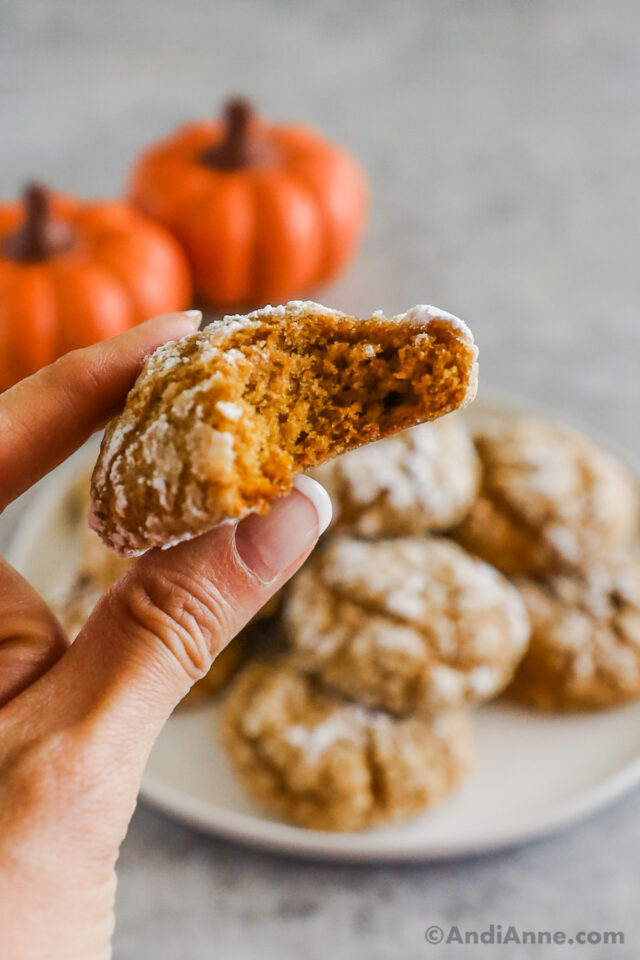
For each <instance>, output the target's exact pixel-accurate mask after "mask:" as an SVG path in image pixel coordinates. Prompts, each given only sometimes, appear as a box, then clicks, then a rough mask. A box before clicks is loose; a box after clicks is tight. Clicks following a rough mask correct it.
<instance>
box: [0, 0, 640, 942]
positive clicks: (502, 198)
mask: <svg viewBox="0 0 640 960" xmlns="http://www.w3.org/2000/svg"><path fill="white" fill-rule="evenodd" d="M230 91H242V92H246V93H249V94H253V95H254V96H255V97H256V98H257V99H258V101H259V103H260V105H261V107H262V108H263V109H264V111H266V112H267V113H269V114H271V115H273V116H277V117H282V118H286V117H290V116H299V117H303V118H305V119H307V120H309V121H311V122H313V123H315V124H317V125H318V126H319V127H321V128H322V129H324V130H325V131H326V133H327V134H329V135H330V136H333V137H335V138H336V139H339V140H342V141H344V142H345V143H346V144H347V145H349V146H350V147H351V148H352V149H353V150H354V151H356V152H357V153H358V154H359V155H360V156H361V157H362V159H363V161H364V162H365V164H366V166H367V168H368V170H369V172H370V175H371V179H372V183H373V188H374V208H373V213H372V222H371V228H370V232H369V235H368V239H367V242H366V244H365V247H364V250H363V252H362V255H361V257H360V259H359V261H358V263H357V264H356V265H355V266H354V268H353V269H352V270H351V272H350V273H349V274H348V276H347V277H346V278H345V279H343V280H342V281H340V282H339V283H338V284H337V285H336V286H335V287H334V288H332V289H330V290H327V291H323V292H322V296H323V298H324V299H325V300H326V302H328V303H330V304H334V305H336V306H340V307H344V308H346V309H349V310H354V311H359V310H361V311H366V310H370V309H375V308H377V307H382V308H385V309H389V310H398V309H403V308H405V307H407V306H409V305H411V304H413V303H414V302H416V301H423V300H429V301H431V302H433V303H437V304H440V305H442V306H445V307H447V308H449V309H451V310H453V311H454V312H455V313H458V314H460V315H461V316H463V317H464V318H465V319H467V320H468V321H469V322H470V324H471V325H472V326H473V329H474V331H475V333H476V336H477V339H478V341H479V343H480V347H481V357H482V381H483V384H484V386H485V387H486V386H494V387H502V388H506V389H510V390H513V391H516V392H518V393H520V394H522V395H524V396H528V397H531V398H539V399H544V400H545V401H547V402H548V403H550V404H552V405H553V406H554V407H555V408H556V409H557V410H558V411H559V412H562V411H564V412H566V413H567V414H568V415H571V416H573V417H576V418H578V419H581V420H582V421H585V422H587V423H590V424H592V425H594V426H596V427H598V428H599V429H600V430H602V431H604V432H606V433H608V434H609V435H610V436H611V437H613V438H615V439H616V440H619V441H622V442H624V443H626V444H627V445H629V446H630V447H631V448H632V449H634V450H635V451H636V452H637V453H639V454H640V436H639V435H638V427H637V411H638V409H639V406H640V404H639V400H640V378H639V377H638V360H639V357H640V352H639V348H640V317H639V316H638V313H639V309H638V305H639V303H640V297H639V291H640V280H639V270H638V265H637V261H638V233H639V228H638V225H639V222H640V190H639V189H638V180H639V178H640V125H639V122H638V117H639V116H640V5H638V4H637V3H634V2H624V0H621V2H617V3H615V4H614V3H609V2H601V3H597V2H594V0H567V2H557V3H552V2H533V0H532V2H528V3H525V2H517V0H514V2H510V3H509V2H506V0H502V2H501V0H485V2H483V3H474V2H472V0H467V2H449V3H446V2H435V0H431V2H426V0H425V2H419V0H417V2H405V0H396V2H388V3H382V2H365V0H350V2H344V0H342V2H329V3H323V2H316V3H313V4H311V3H298V4H296V3H294V2H285V0H280V2H278V0H270V2H258V0H236V2H218V3H214V2H210V3H206V2H203V0H200V2H198V0H156V2H153V0H115V2H107V0H103V2H96V0H84V2H82V0H77V2H70V0H55V2H51V0H48V2H47V0H22V2H21V3H13V2H10V0H0V118H1V119H2V124H3V133H2V136H1V137H0V157H1V163H0V194H3V195H9V194H12V193H13V192H14V191H15V190H16V189H17V188H18V187H19V185H20V183H21V181H22V180H23V178H24V177H25V176H27V175H36V176H38V177H41V178H46V179H47V180H48V181H49V182H51V183H52V184H53V185H56V186H58V187H62V188H67V189H70V190H74V191H80V192H85V193H105V194H108V193H112V192H114V191H117V190H118V189H119V188H120V186H121V184H122V183H123V180H124V176H125V173H126V169H127V164H128V163H129V162H130V160H131V158H132V156H133V155H134V154H135V152H136V150H138V149H139V148H140V147H142V145H143V144H145V143H146V142H148V141H149V140H150V139H152V138H154V137H156V136H158V135H160V134H162V133H164V132H165V131H167V130H168V129H169V128H171V126H172V125H173V124H174V123H175V122H177V121H179V120H182V119H183V118H187V117H190V116H194V115H199V114H202V113H206V112H207V111H210V110H212V109H213V108H215V107H217V105H218V104H219V102H220V100H221V99H222V97H223V96H224V95H225V94H226V93H228V92H230ZM10 521H11V516H10V517H8V518H7V519H5V522H4V527H3V529H4V532H5V535H6V533H7V531H8V525H9V523H10ZM639 814H640V794H638V792H636V793H635V794H634V795H632V796H630V797H629V798H628V799H626V800H625V801H623V802H621V803H619V804H618V805H617V806H615V807H614V808H613V809H611V810H610V811H608V812H606V813H604V814H602V815H600V816H598V817H596V818H594V819H593V820H591V821H590V822H589V823H587V824H584V825H582V826H580V827H577V828H575V829H573V830H571V831H570V832H568V833H565V834H563V835H562V836H560V837H557V838H554V839H551V840H548V841H545V842H544V843H540V844H537V845H535V846H532V847H529V848H527V849H523V850H519V851H515V852H510V853H505V854H501V855H497V856H492V857H487V858H483V859H478V860H473V861H470V862H469V861H467V862H463V863H458V864H454V865H436V866H425V867H411V868H407V867H396V868H389V867H385V868H374V869H370V868H366V869H365V868H349V867H344V866H342V867H338V866H335V867H332V866H317V865H311V864H304V863H297V862H292V861H285V860H280V859H277V858H274V857H270V856H266V855H263V854H257V853H253V852H251V851H248V850H243V849H239V848H236V847H233V846H230V845H228V844H225V843H222V842H216V841H213V840H211V839H207V838H205V837H202V836H200V835H199V834H197V833H195V832H193V831H192V830H190V829H187V828H186V827H183V826H181V825H179V824H177V823H174V822H172V821H171V820H169V819H165V818H164V817H161V816H159V815H157V814H155V813H153V812H151V811H150V810H148V809H145V808H144V807H141V808H140V809H139V810H138V812H137V813H136V815H135V818H134V821H133V824H132V827H131V831H130V834H129V837H128V838H127V841H126V843H125V845H124V848H123V851H122V858H121V864H120V888H119V895H118V930H117V935H116V956H117V957H118V958H119V960H134V958H135V960H141V958H144V960H146V958H153V960H169V958H178V957H179V958H180V960H204V958H210V957H219V958H224V960H227V958H236V957H243V958H246V960H254V958H260V960H270V958H281V957H296V958H298V960H320V958H325V957H329V956H330V957H332V958H333V960H343V958H344V960H347V958H348V960H361V958H362V960H364V958H367V960H378V958H387V957H402V958H406V960H414V958H415V960H418V958H423V957H426V956H429V955H430V954H431V955H433V956H443V957H445V956H452V957H453V956H455V957H462V956H474V957H476V956H477V957H484V956H486V957H492V958H494V957H505V958H508V960H516V958H521V957H538V956H541V957H559V956H565V955H567V956H571V955H579V956H580V957H585V958H594V960H596V958H598V960H599V958H601V957H605V956H606V957H612V958H613V957H620V958H623V957H624V958H632V957H633V958H635V957H637V956H638V954H639V952H640V915H639V913H638V910H637V906H636V904H637V895H638V894H637V891H638V875H639V868H638V861H639V860H640V818H639ZM496 815H497V816H499V811H496ZM492 921H493V922H496V923H498V922H501V923H503V924H507V923H515V924H518V925H519V926H520V927H526V928H539V927H543V928H547V927H551V928H563V929H565V930H567V931H574V930H579V929H622V930H624V931H625V934H626V944H625V945H624V946H622V947H616V948H609V949H606V948H603V947H595V946H593V947H582V948H578V947H566V948H560V947H552V948H549V947H546V948H544V947H543V948H540V949H537V948H532V947H517V946H503V947H493V948H492V947H475V948H472V947H469V948H467V949H466V950H464V949H463V948H458V949H456V948H453V947H449V948H445V947H440V948H435V947H433V948H431V947H429V946H428V945H427V944H426V943H425V940H424V938H423V931H424V928H425V927H426V926H427V925H428V923H430V922H435V923H444V924H448V923H451V922H457V923H459V924H460V925H461V926H462V925H466V926H468V927H474V926H477V925H478V924H487V923H490V922H492Z"/></svg>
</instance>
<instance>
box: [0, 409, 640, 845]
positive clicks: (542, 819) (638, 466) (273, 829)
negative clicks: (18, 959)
mask: <svg viewBox="0 0 640 960" xmlns="http://www.w3.org/2000/svg"><path fill="white" fill-rule="evenodd" d="M476 404H477V406H476ZM476 404H474V407H475V409H476V410H478V411H480V410H484V409H486V410H487V413H490V412H491V411H494V412H495V413H497V414H500V413H501V412H505V408H507V409H508V411H509V412H516V413H521V414H523V413H524V414H526V413H529V414H537V415H541V416H545V417H551V418H553V419H555V420H560V422H563V423H566V424H567V425H568V426H571V427H573V428H574V429H576V430H579V431H580V432H582V433H583V434H585V435H587V436H589V437H591V438H592V439H593V440H594V441H595V442H596V443H598V444H599V445H601V446H602V447H604V448H605V449H607V450H609V451H611V452H612V453H613V454H615V455H616V456H617V457H618V458H620V459H622V460H623V461H624V462H625V463H626V464H627V465H628V466H629V467H630V468H631V469H632V471H633V472H634V474H635V475H636V477H637V478H639V479H640V458H638V456H637V455H635V454H634V453H633V451H631V450H629V449H627V448H626V447H624V446H623V445H622V444H620V443H618V442H616V441H615V440H612V439H611V438H608V437H603V436H602V435H601V434H600V433H599V431H596V430H593V429H591V428H587V427H586V426H585V425H583V424H581V423H580V422H579V421H577V420H576V419H575V418H571V417H566V416H564V415H562V416H561V417H558V415H557V414H556V413H555V412H554V411H553V410H551V409H550V408H549V407H548V406H546V405H544V404H543V403H540V402H538V401H531V400H529V399H527V398H524V397H517V396H513V395H512V394H510V393H509V392H507V391H502V390H500V391H498V390H487V391H485V390H483V391H482V394H481V396H480V397H479V398H478V400H477V401H476ZM96 444H97V440H96V437H93V438H91V439H90V440H89V441H88V442H87V443H86V444H84V445H83V447H81V448H80V450H78V451H77V452H76V453H74V454H73V455H72V456H71V457H70V458H69V459H68V460H66V461H65V462H64V463H63V464H61V465H60V466H59V467H58V468H57V469H56V470H55V471H54V473H53V474H51V475H49V476H48V477H46V478H45V479H44V480H43V481H41V484H42V485H41V486H40V485H39V489H38V490H36V491H34V492H33V495H32V496H31V498H30V500H29V501H28V507H27V505H26V504H25V509H23V511H22V514H21V516H19V518H18V520H17V522H16V523H15V526H14V530H13V533H12V535H11V536H10V538H9V542H8V544H7V547H6V550H5V553H4V555H5V558H6V559H7V561H8V562H9V563H10V564H12V565H13V566H15V567H17V568H18V569H21V568H22V567H23V566H24V565H25V561H26V558H27V556H28V554H29V545H30V543H32V542H33V539H34V536H35V532H36V531H37V530H38V529H39V528H40V527H41V524H42V514H43V513H44V512H45V509H46V506H45V505H46V504H47V503H48V504H49V505H50V504H51V503H52V502H53V501H55V502H56V503H58V504H59V502H60V500H61V498H62V496H63V495H64V493H65V492H66V491H67V490H68V487H69V482H70V478H71V476H72V475H73V473H74V472H75V466H76V463H77V462H78V461H79V460H80V459H81V458H83V457H84V458H86V455H87V451H88V450H90V449H92V447H96ZM50 509H51V508H50ZM639 783H640V753H639V754H638V756H637V757H635V758H634V759H633V760H631V761H630V762H628V763H626V764H625V765H623V766H621V767H620V768H619V769H618V770H616V771H615V772H614V773H613V774H611V775H609V776H607V777H606V778H605V779H603V780H602V781H600V782H599V783H597V784H596V785H594V786H592V787H590V788H589V789H587V790H584V791H583V792H582V793H580V794H578V795H577V796H576V797H571V798H568V799H566V800H564V801H561V802H559V803H557V804H555V805H554V807H553V809H552V810H550V811H548V812H547V813H544V814H542V815H541V816H539V817H538V818H536V819H535V820H532V821H531V822H530V823H528V824H525V825H524V827H523V826H522V825H520V826H515V827H509V828H502V829H500V830H497V831H493V832H491V831H489V832H488V833H486V834H485V835H484V836H483V837H479V838H478V839H477V840H472V839H468V838H467V839H462V840H461V841H460V842H458V843H456V842H455V841H451V839H450V838H449V840H447V841H445V842H444V843H443V844H442V845H440V844H438V843H437V842H435V843H434V841H433V840H432V839H430V840H429V841H428V843H427V844H425V843H424V842H423V843H422V846H421V845H420V840H419V838H418V840H417V842H416V841H415V840H412V838H411V835H410V832H409V833H407V836H406V837H404V836H403V837H402V838H397V839H394V841H393V845H390V844H389V842H388V841H386V842H385V839H384V837H385V831H384V828H382V829H381V830H374V831H363V832H358V833H339V832H332V831H321V830H311V829H307V828H303V827H297V826H294V825H292V824H287V823H283V822H280V821H276V820H271V819H268V818H267V817H265V816H261V815H260V814H259V813H256V814H251V813H243V812H241V811H236V810H230V809H228V808H225V807H220V806H216V805H215V804H213V803H210V802H208V801H205V800H202V799H200V798H198V797H195V796H193V795H191V794H189V793H187V792H186V791H183V790H181V789H179V788H177V787H175V786H173V785H171V784H167V783H166V782H164V781H162V780H160V779H158V778H157V777H155V776H153V775H152V774H150V773H148V772H145V774H144V776H143V779H142V784H141V788H140V794H139V799H140V800H142V801H143V803H146V804H147V805H148V806H150V807H152V808H154V809H156V810H158V811H160V812H161V813H163V814H166V815H168V816H170V817H173V818H174V819H176V820H178V821H182V822H184V823H187V824H188V825H189V826H191V827H194V828H196V829H198V830H201V831H203V832H205V833H207V834H209V835H212V836H214V837H218V838H221V839H223V840H226V841H231V842H235V843H239V844H241V845H242V846H245V847H250V848H253V849H258V850H261V851H265V852H270V853H276V854H280V855H283V856H287V857H297V858H304V859H312V860H319V861H325V862H341V863H354V864H358V863H360V864H366V863H370V864H375V863H396V864H398V863H414V864H415V863H428V862H438V861H440V862H442V861H449V860H458V859H463V858H467V857H474V856H481V855H486V854H490V853H496V852H499V851H501V850H506V849H510V848H515V847H520V846H524V845H526V844H529V843H532V842H534V841H536V840H541V839H543V838H545V837H548V836H550V835H552V834H554V833H557V832H559V831H561V830H563V829H567V828H569V827H570V826H573V825H576V824H578V823H580V822H582V821H584V820H585V819H587V818H588V817H590V816H592V815H594V814H595V813H597V812H599V811H601V810H603V809H605V808H606V807H608V806H610V805H612V804H613V803H614V802H615V801H617V800H620V799H621V798H623V797H624V796H625V795H626V794H628V793H629V792H630V791H631V790H632V789H633V788H634V787H635V786H637V785H638V784H639Z"/></svg>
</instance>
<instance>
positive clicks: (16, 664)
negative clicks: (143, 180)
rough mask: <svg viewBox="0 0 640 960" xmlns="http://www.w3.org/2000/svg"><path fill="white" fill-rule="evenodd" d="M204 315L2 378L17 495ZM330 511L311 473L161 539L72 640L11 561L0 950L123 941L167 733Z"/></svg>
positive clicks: (5, 496) (1, 578) (0, 687)
mask: <svg viewBox="0 0 640 960" xmlns="http://www.w3.org/2000/svg"><path fill="white" fill-rule="evenodd" d="M196 324H197V318H194V317H190V316H188V315H183V314H178V315H173V316H167V317H159V318H157V319H155V320H153V321H149V322H148V323H146V324H143V325H141V326H140V327H137V328H136V329H134V330H132V331H130V332H129V333H126V334H123V335H122V336H119V337H115V338H114V339H112V340H109V341H105V342H104V343H102V344H98V345H96V346H93V347H90V348H88V349H87V350H82V351H77V352H75V353H70V354H68V355H67V356H65V357H63V358H62V359H61V360H59V361H58V362H57V363H55V364H53V365H52V366H50V367H47V368H45V369H44V370H41V371H40V372H39V373H37V374H36V375H35V376H33V377H31V378H29V379H28V380H24V381H23V382H22V383H19V384H18V385H16V386H15V387H13V388H12V389H11V390H9V391H7V392H6V393H4V394H2V395H0V510H1V509H3V508H4V507H5V506H6V505H7V504H8V503H9V502H10V501H12V500H13V499H14V498H15V497H17V496H18V495H19V494H20V493H22V492H23V491H24V490H26V489H27V488H28V487H29V486H30V485H31V484H33V483H34V482H35V481H36V480H37V479H38V478H40V477H41V476H43V475H44V474H46V473H47V472H48V471H49V470H51V469H52V468H53V467H54V466H55V465H56V464H58V463H60V462H61V461H62V460H63V459H64V458H65V457H66V456H68V455H69V454H70V453H71V452H72V450H74V449H75V448H76V447H78V446H80V444H82V443H83V442H84V440H86V439H87V437H88V436H89V435H90V434H91V433H92V432H93V431H94V430H96V429H97V428H98V427H100V426H101V425H103V424H104V423H105V421H106V420H107V419H108V418H109V417H110V416H111V415H113V414H114V413H115V412H116V411H117V410H118V408H119V407H120V406H121V405H122V403H123V400H124V397H125V395H126V392H127V390H128V389H129V388H130V386H131V385H132V383H133V381H134V379H135V377H136V375H137V373H138V371H139V369H140V366H141V364H142V361H143V359H144V357H145V356H146V355H147V354H148V353H150V352H151V351H152V350H153V349H155V347H157V346H158V345H159V344H161V343H163V342H165V341H166V340H169V339H176V338H178V337H181V336H184V335H186V334H188V333H191V332H193V330H194V328H195V326H196ZM328 517H330V504H329V501H328V497H327V495H326V493H325V492H324V490H323V489H322V487H320V486H319V485H318V484H316V483H315V482H314V481H312V480H310V479H308V478H302V481H301V483H300V484H299V486H298V487H297V488H296V489H294V491H293V492H292V493H291V494H290V496H288V497H286V498H283V499H282V500H278V501H276V502H275V503H274V504H273V506H272V508H271V511H270V512H269V513H268V514H267V515H266V516H264V517H258V516H251V517H248V518H246V519H245V520H243V521H242V522H241V523H239V524H236V525H224V526H222V527H219V528H218V529H216V530H214V531H212V532H211V533H208V534H205V535H204V536H202V537H199V538H198V539H196V540H192V541H191V542H189V543H183V544H181V545H179V546H177V547H175V548H174V549H172V550H169V551H165V552H163V551H155V550H154V551H152V552H151V553H149V554H147V555H146V556H145V557H143V558H142V559H141V560H140V561H139V562H138V563H137V564H136V565H135V567H134V568H133V569H132V570H131V571H129V572H128V573H127V574H125V575H124V576H123V577H121V578H120V580H118V581H117V583H116V584H115V585H114V586H113V587H112V588H111V589H110V590H109V591H108V592H107V593H106V594H105V595H104V597H103V598H102V599H101V600H100V602H99V603H98V605H97V607H96V609H95V611H94V613H93V614H92V616H91V617H90V619H89V620H88V622H87V624H86V626H85V627H84V629H83V630H82V632H81V633H80V635H79V637H78V638H77V640H76V641H75V643H74V644H73V645H72V646H69V643H68V640H67V638H66V637H65V635H64V633H63V631H62V628H61V626H60V624H59V623H58V622H57V621H56V619H55V617H54V616H53V614H52V613H51V612H50V610H49V609H48V608H47V606H46V604H45V603H44V602H43V600H42V599H41V598H40V597H39V596H38V595H37V594H36V593H35V592H34V591H33V590H32V588H31V587H30V586H29V584H28V583H26V582H25V580H23V579H22V578H21V577H20V576H19V575H18V574H17V573H16V572H15V571H14V570H12V569H11V567H9V566H8V565H7V564H6V563H4V562H3V561H2V560H0V956H2V957H3V958H4V957H6V958H7V960H104V958H107V957H109V956H110V955H111V948H110V943H111V935H112V931H113V902H114V894H115V885H116V880H115V869H114V868H115V862H116V858H117V855H118V849H119V846H120V844H121V842H122V840H123V838H124V836H125V833H126V830H127V826H128V823H129V820H130V819H131V815H132V813H133V810H134V806H135V802H136V796H137V793H138V788H139V785H140V779H141V776H142V772H143V769H144V765H145V762H146V759H147V757H148V755H149V751H150V750H151V747H152V745H153V742H154V740H155V739H156V737H157V735H158V733H159V731H160V730H161V728H162V725H163V724H164V722H165V721H166V719H167V717H168V716H169V714H170V713H171V711H172V710H173V708H174V707H175V706H176V704H177V703H178V702H179V701H180V700H181V699H182V697H183V696H184V695H185V693H186V692H187V690H188V689H189V687H190V686H191V685H192V684H193V683H194V682H195V681H196V680H198V679H199V678H200V677H202V676H203V675H204V674H205V673H206V672H207V670H208V669H209V667H210V666H211V663H212V661H213V659H214V658H215V657H216V655H217V654H218V653H219V652H220V651H221V650H222V649H223V647H224V646H225V645H226V644H227V643H228V642H229V640H230V639H231V638H232V637H233V636H234V634H235V633H236V632H237V631H238V630H239V629H240V628H241V627H242V626H243V625H244V624H245V623H246V622H247V621H248V620H249V619H250V618H251V617H252V616H253V614H254V613H255V612H256V611H257V610H258V609H259V608H260V607H261V606H262V605H263V604H264V603H265V602H266V601H267V600H268V599H269V597H270V596H271V595H272V594H274V593H275V592H276V590H278V589H279V587H280V586H281V585H282V584H283V583H284V582H285V580H286V579H287V578H288V577H290V576H291V574H292V573H294V571H295V570H296V569H297V568H298V567H299V566H300V564H301V563H302V562H303V560H304V559H305V557H306V556H307V554H308V553H309V552H310V550H311V549H312V548H313V546H314V544H315V542H316V539H317V537H318V535H319V533H320V532H321V531H322V529H323V528H324V526H326V523H327V521H328Z"/></svg>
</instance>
